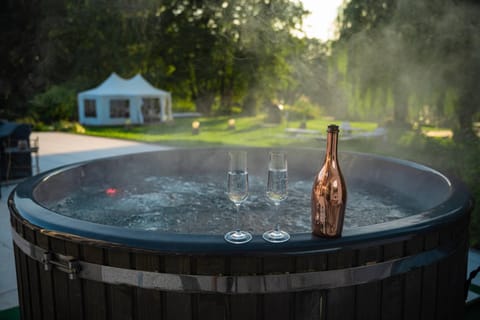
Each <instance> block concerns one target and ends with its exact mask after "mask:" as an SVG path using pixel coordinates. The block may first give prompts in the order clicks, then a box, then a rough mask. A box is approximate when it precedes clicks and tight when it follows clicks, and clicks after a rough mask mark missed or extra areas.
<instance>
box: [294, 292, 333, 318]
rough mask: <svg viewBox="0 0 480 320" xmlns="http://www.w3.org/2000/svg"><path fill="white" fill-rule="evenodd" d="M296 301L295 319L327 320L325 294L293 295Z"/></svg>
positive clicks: (304, 293)
mask: <svg viewBox="0 0 480 320" xmlns="http://www.w3.org/2000/svg"><path fill="white" fill-rule="evenodd" d="M292 295H294V299H295V317H294V319H310V320H322V319H325V314H324V313H325V312H324V308H325V306H324V302H325V294H324V292H322V291H319V290H315V291H305V292H297V293H292Z"/></svg>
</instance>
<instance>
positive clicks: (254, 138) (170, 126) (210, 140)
mask: <svg viewBox="0 0 480 320" xmlns="http://www.w3.org/2000/svg"><path fill="white" fill-rule="evenodd" d="M228 119H229V118H228V117H214V118H206V117H204V118H197V119H177V120H175V122H173V123H160V124H151V125H143V126H131V127H129V128H127V127H88V128H87V129H86V134H89V135H98V136H104V137H111V138H120V139H129V140H137V141H145V142H154V143H161V144H166V145H174V146H182V147H190V146H192V147H193V146H197V147H198V146H219V145H231V146H239V145H244V146H256V147H269V146H289V145H295V146H298V145H299V144H300V145H302V146H312V145H313V146H320V145H321V143H320V142H318V141H316V140H315V139H313V138H315V135H310V137H308V136H307V135H305V136H302V137H299V136H297V137H294V136H293V135H291V134H287V133H286V132H285V129H286V128H287V127H291V128H298V127H299V125H300V121H292V122H289V123H288V124H287V123H282V124H278V125H274V124H266V123H265V122H264V121H263V117H262V116H258V117H240V118H236V119H235V120H236V128H235V130H228V124H227V123H228ZM194 120H197V121H199V122H200V134H198V135H193V134H192V121H194ZM330 123H331V121H329V120H323V119H320V120H311V121H307V128H308V129H309V130H318V131H319V134H321V133H324V132H325V130H326V128H327V126H328V125H329V124H330ZM337 123H338V124H340V123H341V121H340V122H337ZM350 124H351V126H352V127H354V128H359V129H362V130H374V129H375V128H376V126H377V125H376V124H375V123H373V122H351V123H350Z"/></svg>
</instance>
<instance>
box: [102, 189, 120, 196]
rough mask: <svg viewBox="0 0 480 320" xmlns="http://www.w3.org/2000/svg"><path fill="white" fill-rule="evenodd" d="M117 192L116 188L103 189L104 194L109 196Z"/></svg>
mask: <svg viewBox="0 0 480 320" xmlns="http://www.w3.org/2000/svg"><path fill="white" fill-rule="evenodd" d="M117 193H118V189H117V188H107V189H106V190H105V194H106V195H107V196H109V197H114V196H115V195H116V194H117Z"/></svg>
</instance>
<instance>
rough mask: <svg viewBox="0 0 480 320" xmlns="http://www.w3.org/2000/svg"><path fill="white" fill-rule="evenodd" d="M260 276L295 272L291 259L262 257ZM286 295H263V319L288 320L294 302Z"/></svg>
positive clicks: (290, 296) (292, 310)
mask: <svg viewBox="0 0 480 320" xmlns="http://www.w3.org/2000/svg"><path fill="white" fill-rule="evenodd" d="M262 263H263V266H262V268H263V271H262V274H271V273H285V272H293V271H295V259H293V258H292V257H275V256H274V257H264V258H263V262H262ZM292 297H293V296H292V295H290V294H288V293H275V294H265V295H263V316H264V318H265V319H290V318H291V314H293V313H294V311H295V309H294V308H295V301H294V299H293V298H292Z"/></svg>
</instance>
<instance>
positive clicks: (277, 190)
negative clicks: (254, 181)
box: [263, 152, 290, 243]
mask: <svg viewBox="0 0 480 320" xmlns="http://www.w3.org/2000/svg"><path fill="white" fill-rule="evenodd" d="M269 156H270V159H269V162H268V181H267V192H266V193H267V198H268V199H270V200H271V201H272V202H273V204H274V205H275V216H277V217H278V207H279V206H280V202H282V201H284V200H285V199H287V196H288V192H287V184H288V170H287V155H286V153H285V152H270V154H269ZM263 239H265V241H268V242H273V243H280V242H285V241H288V239H290V235H289V234H288V233H287V232H286V231H283V230H280V225H279V224H278V223H277V224H276V225H275V228H274V229H273V230H269V231H267V232H265V233H264V234H263Z"/></svg>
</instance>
